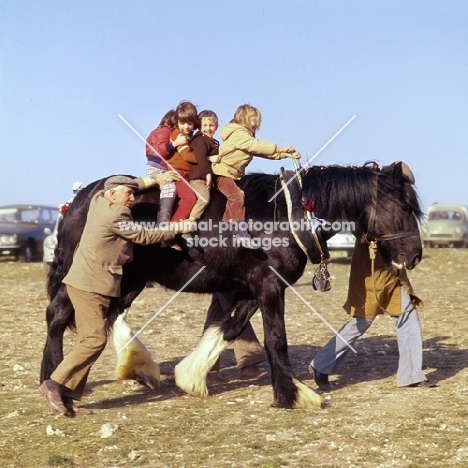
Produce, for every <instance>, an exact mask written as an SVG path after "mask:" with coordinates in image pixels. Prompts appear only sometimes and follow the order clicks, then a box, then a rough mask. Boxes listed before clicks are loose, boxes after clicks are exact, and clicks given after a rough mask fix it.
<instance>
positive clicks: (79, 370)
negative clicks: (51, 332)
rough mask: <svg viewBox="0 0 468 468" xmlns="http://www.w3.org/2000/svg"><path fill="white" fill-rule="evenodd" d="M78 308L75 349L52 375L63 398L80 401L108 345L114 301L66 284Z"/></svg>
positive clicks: (73, 302)
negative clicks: (110, 315)
mask: <svg viewBox="0 0 468 468" xmlns="http://www.w3.org/2000/svg"><path fill="white" fill-rule="evenodd" d="M67 292H68V296H69V297H70V300H71V303H72V304H73V307H74V309H75V321H76V329H77V334H78V336H77V338H76V343H75V346H74V348H73V349H72V350H71V351H70V353H69V354H68V355H67V356H65V358H64V359H63V361H62V362H61V363H60V364H59V365H58V367H57V369H55V371H54V373H53V374H52V375H51V379H53V380H55V381H56V382H58V383H59V384H61V385H62V395H64V396H68V397H71V398H73V399H74V400H81V397H82V396H83V393H84V389H85V385H86V381H87V379H88V374H89V371H90V369H91V367H92V365H93V364H94V363H95V362H96V361H97V359H98V358H99V356H100V355H101V353H102V352H103V350H104V348H105V347H106V343H107V333H106V322H107V318H106V316H107V311H108V309H109V304H110V300H111V298H110V297H109V296H102V295H101V294H96V293H90V292H86V291H81V290H80V289H76V288H74V287H72V286H70V285H68V284H67Z"/></svg>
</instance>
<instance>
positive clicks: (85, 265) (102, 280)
mask: <svg viewBox="0 0 468 468" xmlns="http://www.w3.org/2000/svg"><path fill="white" fill-rule="evenodd" d="M172 232H173V231H172ZM173 237H174V234H171V233H170V232H161V231H159V230H157V229H155V230H151V229H147V228H145V227H142V226H141V225H139V224H136V223H134V222H133V219H132V214H131V212H130V209H129V208H127V207H125V206H121V205H117V204H114V203H112V202H110V201H109V200H108V199H107V198H106V197H105V196H104V191H100V192H98V193H97V194H96V195H95V196H94V197H93V198H92V199H91V203H90V205H89V210H88V217H87V219H86V225H85V227H84V231H83V234H82V236H81V240H80V243H79V244H78V246H77V248H76V250H75V254H74V256H73V263H72V265H71V267H70V270H69V272H68V274H67V275H66V276H65V278H64V279H63V282H64V283H65V284H69V285H70V286H73V287H74V288H77V289H80V290H82V291H87V292H93V293H97V294H102V295H104V296H112V297H118V296H120V282H121V279H122V272H123V265H124V264H125V263H127V262H131V261H132V260H133V243H137V244H142V245H146V244H152V243H157V242H161V241H165V240H169V239H171V238H173Z"/></svg>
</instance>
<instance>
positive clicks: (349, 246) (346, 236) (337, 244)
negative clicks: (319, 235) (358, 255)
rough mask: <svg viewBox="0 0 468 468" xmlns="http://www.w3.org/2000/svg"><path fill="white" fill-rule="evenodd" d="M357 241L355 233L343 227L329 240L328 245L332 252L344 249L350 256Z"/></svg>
mask: <svg viewBox="0 0 468 468" xmlns="http://www.w3.org/2000/svg"><path fill="white" fill-rule="evenodd" d="M355 242H356V238H355V237H354V235H353V233H352V232H351V231H350V230H349V229H343V230H342V231H340V232H338V233H337V234H335V235H334V236H333V237H332V238H331V239H328V240H327V246H328V250H329V251H330V252H339V251H344V252H346V255H347V256H348V257H351V255H352V254H353V249H354V243H355Z"/></svg>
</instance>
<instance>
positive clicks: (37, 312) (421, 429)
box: [0, 249, 468, 468]
mask: <svg viewBox="0 0 468 468" xmlns="http://www.w3.org/2000/svg"><path fill="white" fill-rule="evenodd" d="M329 269H330V272H331V274H332V277H333V282H332V290H331V291H329V292H327V293H319V292H315V291H313V289H312V288H311V286H310V280H311V277H312V276H311V272H312V267H309V268H308V270H307V271H306V273H305V274H304V276H303V277H302V278H301V279H300V280H299V282H298V283H297V284H296V285H295V286H294V287H295V289H296V290H297V291H298V292H299V293H300V294H301V295H302V296H303V297H304V298H305V299H306V301H307V302H308V303H310V304H311V305H312V306H313V307H314V308H315V309H316V310H317V312H319V313H320V314H321V315H323V317H325V318H326V320H327V321H328V322H330V323H331V324H332V325H333V326H334V327H335V328H339V327H340V326H341V324H342V323H344V321H345V320H346V314H345V313H344V312H343V310H342V309H341V305H342V304H343V302H344V300H345V297H346V289H347V281H348V273H349V262H348V261H347V260H345V259H341V258H336V259H335V260H334V261H333V262H332V263H331V265H330V268H329ZM467 277H468V249H427V250H426V251H425V257H424V259H423V262H422V263H421V265H419V266H418V267H417V268H416V270H414V271H413V272H410V278H411V280H412V283H413V285H414V287H415V290H416V291H417V292H418V293H419V294H420V295H421V297H422V298H423V299H424V301H425V307H424V308H423V309H420V317H421V322H422V327H423V336H424V364H425V372H426V374H427V376H428V378H429V379H431V380H433V381H435V382H437V387H434V388H407V389H397V388H396V386H395V371H396V367H397V359H398V352H397V344H396V340H395V332H394V328H393V323H392V322H391V320H390V319H389V318H387V317H380V318H379V319H377V320H376V321H375V322H374V324H373V326H372V327H371V328H370V330H369V332H368V333H367V334H366V335H364V337H362V339H361V340H359V341H358V343H357V345H356V349H357V351H358V353H357V354H353V353H350V354H352V355H350V356H349V358H348V360H347V362H346V365H345V367H344V368H343V369H342V373H341V374H340V375H337V376H334V377H333V382H334V384H335V388H336V389H335V390H334V391H332V392H330V393H328V394H322V397H323V400H324V408H323V409H316V410H307V411H306V410H281V409H275V408H272V407H271V403H272V400H273V397H272V388H271V385H270V377H269V375H267V376H265V377H262V378H260V379H258V380H255V381H244V380H239V378H238V370H237V368H236V367H235V361H234V357H233V352H232V350H231V349H228V350H226V351H225V352H224V353H223V355H222V361H221V364H222V372H221V376H222V377H223V378H224V379H225V380H226V382H223V383H216V384H210V386H209V388H210V393H211V395H210V396H209V397H208V398H206V399H197V398H193V397H190V396H188V395H185V394H184V393H183V392H182V391H180V390H179V389H178V388H177V387H176V386H175V384H174V379H173V369H174V366H175V365H176V364H177V362H178V361H179V360H180V359H181V358H182V357H184V356H185V355H187V354H188V353H189V352H190V351H191V350H192V349H193V348H194V346H195V344H196V343H197V340H198V338H199V336H200V333H201V330H202V326H203V322H204V318H205V311H206V309H207V306H208V304H209V299H210V298H209V297H208V296H204V295H194V294H187V293H185V294H181V295H180V296H179V297H178V298H177V299H176V300H175V301H174V302H172V303H171V304H170V306H169V307H168V308H166V309H165V310H164V311H163V312H162V313H160V314H159V315H158V316H157V317H156V318H155V319H154V320H153V321H152V322H151V324H150V325H149V326H148V327H147V328H146V329H145V330H144V332H143V333H142V334H141V335H140V338H141V339H142V341H143V342H144V343H145V344H146V345H147V346H148V348H149V349H150V350H151V351H152V352H153V353H154V355H155V357H156V359H157V360H158V361H159V362H160V364H161V370H162V374H163V375H162V378H163V380H162V385H161V389H160V391H158V392H150V391H148V390H145V389H143V388H141V387H140V386H139V385H138V384H134V383H133V382H118V381H115V379H114V376H113V373H114V367H115V362H116V358H115V352H114V350H113V348H112V346H111V345H109V346H108V348H107V349H106V350H105V352H104V354H103V355H102V357H101V358H100V359H99V361H98V362H97V363H96V365H95V366H94V368H93V369H92V371H91V374H90V379H89V382H88V387H87V394H86V396H85V398H84V399H83V401H82V405H83V406H87V407H89V408H93V409H94V410H95V412H94V414H93V415H90V416H81V417H76V418H74V419H68V418H65V417H63V416H60V415H58V414H54V413H52V412H50V411H49V409H48V407H47V404H46V402H45V400H44V398H43V397H42V396H41V395H39V393H38V390H37V389H38V384H39V382H38V375H39V368H40V361H41V354H42V348H43V344H44V340H45V336H46V325H45V320H44V316H45V308H46V306H47V297H46V294H45V277H44V272H43V266H42V265H41V264H40V263H35V264H17V263H13V262H9V261H7V260H3V261H0V284H1V295H0V324H1V325H0V330H1V354H0V371H1V381H0V382H1V389H0V392H1V393H0V465H1V466H3V467H28V468H30V467H99V468H101V467H186V468H189V467H213V468H214V467H216V468H219V467H261V468H276V467H340V468H341V467H356V468H367V467H369V468H375V467H382V468H383V467H393V466H398V467H399V468H401V467H441V466H442V467H452V466H453V467H466V466H468V440H467V439H468V437H467V435H468V422H467V420H468V401H467V399H468V369H467V366H468V350H467V348H468V321H467V316H468V303H467V299H466V295H467V294H466V293H467V283H468V280H467ZM172 294H173V293H172V292H171V291H168V290H165V289H163V288H160V287H154V288H147V289H145V290H144V291H143V293H142V294H141V295H140V297H138V298H137V300H136V301H135V303H134V305H133V306H132V309H131V312H130V319H129V320H130V323H131V325H132V328H133V329H134V330H135V331H136V330H138V329H139V328H140V327H141V326H142V325H143V324H144V323H146V322H147V321H148V320H149V319H150V318H151V317H152V316H153V315H154V314H155V312H156V311H157V310H158V309H159V308H160V307H161V306H162V305H163V304H164V303H165V302H166V301H167V300H169V299H170V298H171V296H172ZM252 323H253V325H254V328H255V329H256V330H257V332H258V335H259V338H260V340H262V328H261V317H260V316H259V314H257V315H256V316H255V317H254V318H253V320H252ZM286 324H287V332H288V341H289V346H290V348H289V349H290V357H291V361H292V364H293V367H294V370H295V372H296V374H297V376H298V377H299V378H300V379H302V380H303V381H304V382H305V383H306V384H308V385H309V386H311V387H312V388H315V384H314V382H313V380H312V379H311V376H310V375H309V374H308V372H307V365H308V363H309V361H310V360H311V358H312V357H313V356H314V355H315V354H316V352H317V351H318V349H320V347H321V346H323V345H324V344H325V343H326V342H327V340H328V339H329V338H330V336H331V333H332V332H331V330H330V329H329V328H328V327H327V326H326V325H325V324H324V323H323V322H322V321H321V319H320V317H319V316H318V315H316V314H315V313H314V312H313V311H312V310H311V309H310V308H309V307H308V306H307V305H306V304H304V303H303V302H302V300H301V299H300V298H299V297H298V296H297V295H296V294H294V293H293V292H291V291H288V292H287V301H286ZM73 339H74V337H73V335H71V334H67V335H66V340H65V341H66V350H68V349H70V347H71V345H72V343H73ZM265 366H267V365H266V363H265ZM103 425H110V427H112V428H113V430H115V432H114V433H113V435H111V436H110V437H107V438H103V437H101V435H102V432H101V430H102V428H103Z"/></svg>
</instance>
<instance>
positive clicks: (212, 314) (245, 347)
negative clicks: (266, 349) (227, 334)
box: [204, 293, 265, 371]
mask: <svg viewBox="0 0 468 468" xmlns="http://www.w3.org/2000/svg"><path fill="white" fill-rule="evenodd" d="M232 297H233V293H214V294H213V295H212V299H211V304H210V307H209V309H208V313H207V315H206V321H205V327H204V329H205V330H206V329H207V328H208V327H209V326H210V325H211V324H212V323H213V322H218V323H219V322H221V321H222V320H223V319H224V318H225V317H226V310H227V309H228V307H229V305H230V303H231V300H232ZM233 348H234V355H235V357H236V362H237V366H238V367H239V368H242V367H245V366H252V365H255V364H258V363H260V362H262V361H264V360H265V357H264V355H263V350H262V347H261V346H260V343H259V342H258V338H257V335H256V334H255V331H254V329H253V328H252V325H251V324H250V322H247V325H246V327H245V328H244V330H243V331H242V333H241V334H240V335H239V336H238V337H237V338H236V339H235V340H234V341H233ZM212 370H214V371H217V370H219V359H218V360H217V361H216V363H215V365H214V366H213V368H212Z"/></svg>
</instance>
